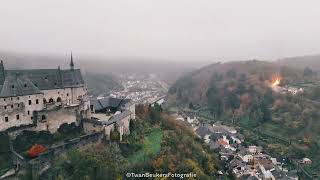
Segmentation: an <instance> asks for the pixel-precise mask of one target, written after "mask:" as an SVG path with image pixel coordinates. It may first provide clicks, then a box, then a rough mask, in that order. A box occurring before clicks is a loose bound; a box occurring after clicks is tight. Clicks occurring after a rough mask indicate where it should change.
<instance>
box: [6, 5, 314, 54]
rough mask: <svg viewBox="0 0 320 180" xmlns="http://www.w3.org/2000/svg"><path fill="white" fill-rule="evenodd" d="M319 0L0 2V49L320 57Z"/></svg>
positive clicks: (18, 50)
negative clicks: (318, 55) (309, 55)
mask: <svg viewBox="0 0 320 180" xmlns="http://www.w3.org/2000/svg"><path fill="white" fill-rule="evenodd" d="M319 8H320V1H319V0H314V1H313V0H307V1H303V0H207V1H205V0H192V1H191V0H126V1H124V0H113V1H110V0H50V1H49V0H1V3H0V50H2V51H15V52H31V53H54V54H65V53H66V52H67V53H68V52H70V51H71V50H72V51H73V52H74V53H75V54H77V55H99V56H106V57H132V56H133V57H152V58H155V59H175V60H185V59H188V60H199V59H211V58H212V59H219V60H242V59H253V58H258V59H265V60H268V59H275V58H281V57H287V56H296V55H308V54H319V53H320V23H319V21H320V10H319Z"/></svg>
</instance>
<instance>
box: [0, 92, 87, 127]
mask: <svg viewBox="0 0 320 180" xmlns="http://www.w3.org/2000/svg"><path fill="white" fill-rule="evenodd" d="M42 93H43V94H35V95H28V96H19V97H8V98H0V132H1V131H5V130H7V129H9V128H12V127H20V126H24V125H31V124H38V125H37V128H39V129H35V130H38V131H41V130H49V131H50V132H55V131H56V130H57V129H56V128H59V126H60V125H61V124H63V123H72V122H76V120H78V119H80V118H87V117H90V115H91V114H90V100H89V99H88V98H87V96H86V93H87V91H86V89H85V87H78V88H65V89H53V90H43V91H42ZM59 106H60V107H64V108H65V109H64V110H61V109H59V108H58V110H57V107H59ZM68 106H69V107H72V108H78V109H77V110H78V112H76V110H75V109H72V108H69V107H68ZM55 110H57V112H54V111H55ZM42 116H44V117H45V119H43V118H42ZM39 120H40V122H37V121H39ZM42 120H46V122H45V123H44V122H42ZM59 120H61V121H59Z"/></svg>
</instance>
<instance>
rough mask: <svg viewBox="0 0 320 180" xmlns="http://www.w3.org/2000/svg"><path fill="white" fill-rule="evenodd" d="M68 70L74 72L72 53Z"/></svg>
mask: <svg viewBox="0 0 320 180" xmlns="http://www.w3.org/2000/svg"><path fill="white" fill-rule="evenodd" d="M70 69H71V70H74V63H73V57H72V52H71V62H70Z"/></svg>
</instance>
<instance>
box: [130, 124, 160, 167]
mask: <svg viewBox="0 0 320 180" xmlns="http://www.w3.org/2000/svg"><path fill="white" fill-rule="evenodd" d="M162 137H163V132H162V131H161V130H159V129H155V130H153V131H151V132H150V134H148V135H147V136H146V137H145V139H144V143H143V149H141V150H139V151H138V152H136V153H135V154H134V155H133V156H131V157H129V162H130V163H131V164H136V163H139V162H144V161H145V160H146V159H147V157H148V155H152V156H153V155H156V154H157V153H159V152H160V150H161V141H162Z"/></svg>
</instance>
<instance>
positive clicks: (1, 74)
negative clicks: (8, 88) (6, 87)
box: [0, 60, 6, 85]
mask: <svg viewBox="0 0 320 180" xmlns="http://www.w3.org/2000/svg"><path fill="white" fill-rule="evenodd" d="M5 75H6V73H5V70H4V65H3V61H2V60H1V63H0V85H3V83H4V80H5V78H6V77H5Z"/></svg>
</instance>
